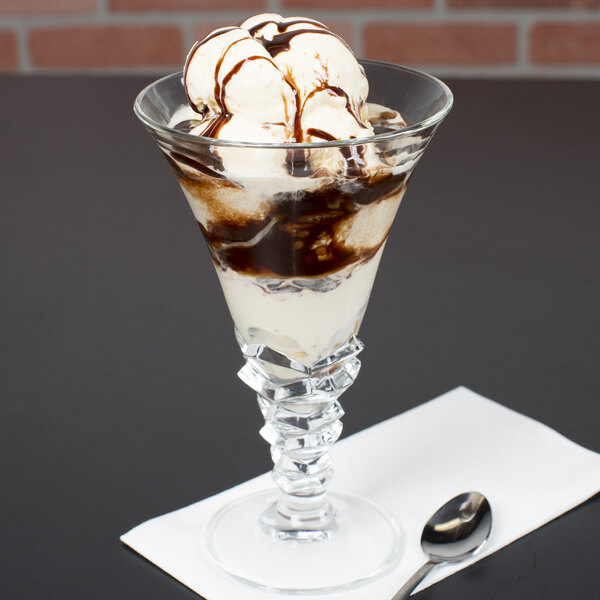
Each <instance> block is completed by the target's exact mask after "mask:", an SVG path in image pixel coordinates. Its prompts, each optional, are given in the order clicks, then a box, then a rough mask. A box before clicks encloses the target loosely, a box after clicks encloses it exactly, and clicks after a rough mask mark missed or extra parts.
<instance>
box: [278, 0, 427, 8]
mask: <svg viewBox="0 0 600 600" xmlns="http://www.w3.org/2000/svg"><path fill="white" fill-rule="evenodd" d="M281 4H282V6H284V7H286V8H294V9H299V10H304V9H306V8H317V9H319V8H323V9H327V8H329V9H331V8H339V9H341V10H345V9H347V8H351V9H352V8H358V9H364V8H431V7H432V6H433V0H281Z"/></svg>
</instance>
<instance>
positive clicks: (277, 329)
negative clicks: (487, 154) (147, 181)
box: [161, 14, 424, 365]
mask: <svg viewBox="0 0 600 600" xmlns="http://www.w3.org/2000/svg"><path fill="white" fill-rule="evenodd" d="M183 82H184V86H185V92H186V96H187V101H188V102H187V104H182V106H181V107H180V108H179V109H178V110H176V111H175V112H174V113H173V115H172V117H171V120H170V122H169V127H170V128H171V129H175V130H177V131H178V132H181V133H183V134H187V135H188V136H191V137H193V138H194V139H193V140H190V143H189V145H188V146H189V148H188V149H186V148H187V147H186V145H185V144H178V146H177V148H175V147H170V146H169V145H168V144H166V143H165V144H162V145H161V148H162V149H163V151H164V152H165V154H166V155H167V158H168V159H169V161H170V162H171V164H172V166H173V167H174V169H175V171H176V174H177V176H178V179H179V182H180V184H181V187H182V188H183V191H184V193H185V195H186V198H187V200H188V201H189V204H190V206H191V208H192V211H193V213H194V215H195V217H196V219H197V221H198V223H199V225H200V228H201V229H202V232H203V234H204V237H205V239H206V242H207V244H208V247H209V250H210V253H211V256H212V258H213V261H214V263H215V266H216V269H217V273H218V276H219V280H220V283H221V286H222V288H223V291H224V294H225V298H226V301H227V304H228V307H229V309H230V312H231V315H232V318H233V321H234V323H235V326H236V329H237V331H238V334H239V336H240V337H241V339H242V340H243V342H245V343H246V344H263V345H265V346H268V347H269V348H271V349H273V350H276V351H278V352H280V353H282V354H285V355H286V356H288V357H292V358H294V359H295V360H297V361H299V362H300V363H302V364H305V365H311V364H313V363H315V362H317V361H319V360H321V359H323V358H324V357H327V356H329V355H330V354H331V353H332V352H334V351H335V349H336V348H338V347H340V346H341V345H343V344H344V343H345V342H346V341H347V340H348V339H349V338H350V337H351V336H352V335H353V334H355V333H356V332H357V331H358V328H359V326H360V323H361V320H362V317H363V314H364V311H365V308H366V306H367V302H368V299H369V294H370V291H371V287H372V285H373V280H374V278H375V274H376V271H377V266H378V263H379V260H380V258H381V254H382V251H383V246H384V244H385V240H386V237H387V234H388V231H389V229H390V227H391V225H392V222H393V219H394V215H395V213H396V210H397V209H398V206H399V204H400V201H401V199H402V196H403V194H404V191H405V188H406V184H407V180H408V176H409V175H410V172H411V171H412V168H413V167H414V165H415V164H416V162H417V161H418V158H419V157H420V155H421V153H422V151H423V149H424V144H422V145H420V144H418V143H415V138H414V137H413V138H409V139H410V141H407V142H406V143H405V145H404V146H402V142H396V144H395V146H394V147H393V148H391V147H390V145H389V144H385V143H382V142H378V140H377V139H375V140H374V139H372V138H373V136H374V135H376V134H380V133H386V132H393V131H397V130H398V129H400V128H404V127H405V126H406V124H405V123H404V121H403V119H402V116H401V115H400V114H399V113H398V112H397V111H395V110H393V109H390V108H387V107H384V106H380V105H378V104H373V103H369V102H368V101H367V97H368V93H369V83H368V81H367V78H366V76H365V72H364V70H363V68H362V66H361V65H360V64H359V63H358V62H357V60H356V58H355V57H354V54H353V53H352V51H351V50H350V48H349V47H348V45H347V44H346V43H345V42H344V40H342V39H341V38H340V37H339V36H338V35H336V34H335V33H334V32H332V31H331V30H330V29H329V28H327V27H326V26H325V25H324V24H323V23H320V22H318V21H314V20H312V19H307V18H300V17H291V18H282V17H281V16H279V15H276V14H263V15H257V16H254V17H251V18H250V19H247V20H246V21H244V22H243V23H241V24H240V25H239V26H236V27H223V28H220V29H216V30H215V31H213V32H212V33H210V34H209V35H208V36H206V37H205V38H204V39H202V40H200V41H198V42H197V43H196V44H195V45H194V46H193V48H192V49H191V51H190V52H189V55H188V57H187V60H186V63H185V68H184V72H183ZM378 139H380V138H378ZM417 139H418V138H417ZM199 140H202V141H203V142H205V143H203V144H199V143H198V141H199ZM340 141H343V143H341V144H340Z"/></svg>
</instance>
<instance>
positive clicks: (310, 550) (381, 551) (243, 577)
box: [207, 491, 401, 593]
mask: <svg viewBox="0 0 600 600" xmlns="http://www.w3.org/2000/svg"><path fill="white" fill-rule="evenodd" d="M328 497H329V500H330V501H331V503H332V505H333V507H334V508H335V511H336V527H335V528H332V530H331V531H330V532H329V534H328V535H325V536H320V537H319V536H314V535H311V534H310V532H307V536H306V538H304V539H298V538H297V537H296V539H282V538H281V536H276V535H273V534H272V532H271V531H270V530H271V529H272V528H270V527H269V521H270V520H271V519H272V518H273V517H274V516H276V506H277V500H278V494H277V491H266V492H260V493H258V494H253V495H251V496H246V497H244V498H241V499H239V500H236V501H235V502H232V503H231V504H228V505H227V506H225V507H223V508H222V509H220V510H219V511H218V512H217V513H216V514H215V516H214V517H213V518H212V520H211V522H210V523H209V527H208V532H207V535H208V550H209V553H210V555H211V556H212V558H213V559H214V560H215V562H216V563H217V564H218V565H219V566H220V567H221V569H223V570H224V571H225V572H227V573H228V574H229V575H231V576H232V577H235V578H236V579H238V580H240V581H242V582H244V583H247V584H250V585H253V586H256V587H260V588H264V589H268V590H272V591H280V592H288V593H289V592H292V593H316V592H330V591H337V590H340V589H344V588H348V587H351V586H354V585H357V584H359V583H362V582H365V581H367V580H370V579H373V578H375V577H379V576H381V575H383V574H384V573H385V572H386V571H388V570H389V569H390V568H391V567H393V566H394V564H395V563H396V561H397V559H398V557H399V555H400V545H401V544H400V541H401V536H400V529H399V527H398V525H397V523H396V522H395V520H394V519H393V517H391V515H389V514H388V513H386V512H385V511H384V510H383V509H381V508H379V507H378V506H376V505H375V504H373V503H371V502H370V501H368V500H365V499H364V498H360V497H359V496H353V495H349V494H336V493H330V494H329V495H328Z"/></svg>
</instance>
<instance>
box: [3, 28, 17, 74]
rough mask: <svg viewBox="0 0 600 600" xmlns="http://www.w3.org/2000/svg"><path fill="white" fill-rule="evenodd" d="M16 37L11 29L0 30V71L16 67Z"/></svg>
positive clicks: (11, 69)
mask: <svg viewBox="0 0 600 600" xmlns="http://www.w3.org/2000/svg"><path fill="white" fill-rule="evenodd" d="M17 63H18V59H17V38H16V36H15V34H14V33H13V32H12V31H0V71H14V70H15V69H16V68H17Z"/></svg>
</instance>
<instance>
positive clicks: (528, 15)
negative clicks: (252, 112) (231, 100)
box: [2, 0, 600, 28]
mask: <svg viewBox="0 0 600 600" xmlns="http://www.w3.org/2000/svg"><path fill="white" fill-rule="evenodd" d="M100 1H101V2H105V0H100ZM437 1H440V0H436V2H437ZM98 7H99V12H98V13H87V14H70V15H3V16H2V26H3V28H10V27H18V26H20V25H24V26H28V27H44V26H63V25H64V26H70V25H90V24H98V25H107V24H110V25H118V24H120V23H123V24H127V25H131V24H140V25H144V24H156V23H165V24H171V23H181V22H182V21H181V19H189V20H194V21H198V20H200V19H202V18H204V19H206V20H213V19H214V20H220V21H223V20H230V21H232V22H236V20H240V19H243V18H246V17H247V16H248V12H247V11H237V10H235V11H173V12H168V13H161V12H156V11H152V12H148V13H144V14H139V13H135V12H122V13H121V12H111V11H106V12H104V9H103V8H102V5H100V4H99V5H98ZM274 10H279V9H277V8H275V9H274ZM309 16H314V17H315V18H317V19H320V20H325V21H326V20H327V19H329V20H336V19H339V18H340V13H339V11H332V10H314V11H311V12H310V15H309ZM432 16H433V17H434V18H433V19H432ZM342 18H347V19H352V20H353V21H354V20H356V21H357V22H359V23H361V24H364V23H365V22H366V21H371V22H372V21H385V22H386V23H387V22H393V23H423V22H434V23H437V22H449V23H456V22H460V23H471V22H476V23H481V22H484V23H487V22H489V23H514V22H517V21H520V20H522V19H526V20H529V21H530V22H531V21H536V22H540V21H550V22H556V21H560V22H579V21H581V22H586V23H587V22H600V11H594V12H590V11H585V10H582V9H573V10H571V11H569V12H568V13H565V12H563V13H561V12H558V11H556V10H548V9H546V10H543V11H532V10H525V11H517V10H505V11H469V12H468V13H463V12H462V11H447V10H444V11H443V12H440V13H439V14H437V13H434V12H431V11H423V10H405V9H399V10H382V11H378V12H376V13H372V12H368V11H364V10H358V11H351V12H348V13H347V16H346V15H344V17H342Z"/></svg>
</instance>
